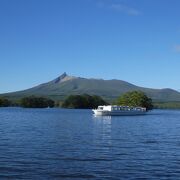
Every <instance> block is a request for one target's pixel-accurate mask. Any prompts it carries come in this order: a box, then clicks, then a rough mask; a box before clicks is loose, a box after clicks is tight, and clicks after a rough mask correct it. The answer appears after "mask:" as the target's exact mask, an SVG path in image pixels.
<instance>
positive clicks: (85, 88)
mask: <svg viewBox="0 0 180 180" xmlns="http://www.w3.org/2000/svg"><path fill="white" fill-rule="evenodd" d="M134 90H140V91H143V92H145V93H146V94H147V95H148V96H149V97H151V98H152V99H153V101H159V102H168V101H180V93H179V92H178V91H175V90H173V89H152V88H144V87H139V86H136V85H133V84H131V83H128V82H126V81H122V80H116V79H112V80H103V79H87V78H82V77H75V76H69V75H67V74H66V73H63V74H62V75H60V76H59V77H58V78H56V79H54V80H52V81H50V82H47V83H44V84H40V85H38V86H36V87H33V88H30V89H27V90H23V91H18V92H13V93H6V94H2V95H1V96H3V97H7V98H10V99H12V100H13V99H19V98H21V97H24V96H30V95H36V96H47V97H50V98H52V99H54V100H62V99H64V98H65V97H66V96H68V95H70V94H84V93H86V94H90V95H99V96H102V97H103V98H104V99H106V100H110V101H111V100H114V99H115V98H117V97H118V96H119V95H121V94H123V93H125V92H128V91H134Z"/></svg>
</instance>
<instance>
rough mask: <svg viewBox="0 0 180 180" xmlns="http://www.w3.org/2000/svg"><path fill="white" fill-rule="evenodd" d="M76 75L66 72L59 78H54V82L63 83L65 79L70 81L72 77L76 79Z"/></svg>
mask: <svg viewBox="0 0 180 180" xmlns="http://www.w3.org/2000/svg"><path fill="white" fill-rule="evenodd" d="M75 78H76V77H74V76H69V75H68V74H67V73H66V72H64V73H63V74H61V75H60V76H59V77H58V78H56V79H55V80H54V83H55V84H57V83H61V82H65V81H69V80H71V79H75Z"/></svg>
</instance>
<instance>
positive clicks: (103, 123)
mask: <svg viewBox="0 0 180 180" xmlns="http://www.w3.org/2000/svg"><path fill="white" fill-rule="evenodd" d="M111 118H112V117H111V116H96V115H93V117H92V119H93V124H94V128H93V134H94V143H95V146H96V147H97V148H98V147H101V148H100V151H101V152H102V151H104V155H105V154H106V156H108V157H106V158H110V157H109V156H110V154H111V153H110V151H111V147H112V136H111V134H112V127H111V125H112V124H111V123H112V121H111ZM102 147H103V148H102Z"/></svg>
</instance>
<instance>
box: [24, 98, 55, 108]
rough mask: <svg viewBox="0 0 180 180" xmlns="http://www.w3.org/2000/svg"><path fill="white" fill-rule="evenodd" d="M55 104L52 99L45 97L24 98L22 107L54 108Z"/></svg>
mask: <svg viewBox="0 0 180 180" xmlns="http://www.w3.org/2000/svg"><path fill="white" fill-rule="evenodd" d="M54 104H55V102H54V101H53V100H51V99H48V98H44V97H35V96H30V97H24V98H22V99H21V101H20V106H21V107H24V108H47V107H50V108H52V107H54Z"/></svg>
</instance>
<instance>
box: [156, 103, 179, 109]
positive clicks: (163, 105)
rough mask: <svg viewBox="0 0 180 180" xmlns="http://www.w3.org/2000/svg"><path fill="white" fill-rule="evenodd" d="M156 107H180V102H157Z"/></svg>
mask: <svg viewBox="0 0 180 180" xmlns="http://www.w3.org/2000/svg"><path fill="white" fill-rule="evenodd" d="M153 105H154V108H156V109H180V102H155V103H153Z"/></svg>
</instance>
